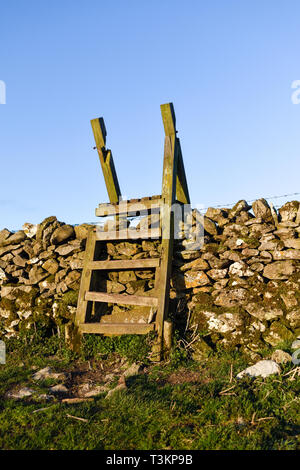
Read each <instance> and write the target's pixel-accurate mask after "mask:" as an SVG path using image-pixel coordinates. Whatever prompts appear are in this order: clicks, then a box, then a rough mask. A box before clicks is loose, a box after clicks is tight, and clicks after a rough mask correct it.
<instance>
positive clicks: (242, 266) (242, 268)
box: [229, 261, 254, 277]
mask: <svg viewBox="0 0 300 470" xmlns="http://www.w3.org/2000/svg"><path fill="white" fill-rule="evenodd" d="M229 274H230V275H231V276H239V277H248V276H253V275H254V272H253V271H252V270H251V269H249V267H248V266H247V264H246V263H244V262H243V261H237V262H235V263H233V264H232V265H231V266H230V267H229Z"/></svg>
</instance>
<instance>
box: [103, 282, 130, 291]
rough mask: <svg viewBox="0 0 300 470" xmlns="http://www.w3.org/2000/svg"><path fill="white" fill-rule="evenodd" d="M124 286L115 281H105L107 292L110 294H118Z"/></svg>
mask: <svg viewBox="0 0 300 470" xmlns="http://www.w3.org/2000/svg"><path fill="white" fill-rule="evenodd" d="M125 289H126V288H125V286H124V285H123V284H120V282H117V281H107V292H108V293H110V294H120V293H121V292H124V290H125Z"/></svg>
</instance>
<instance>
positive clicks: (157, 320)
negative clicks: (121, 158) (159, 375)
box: [76, 103, 190, 360]
mask: <svg viewBox="0 0 300 470" xmlns="http://www.w3.org/2000/svg"><path fill="white" fill-rule="evenodd" d="M161 113H162V119H163V125H164V130H165V145H164V168H163V184H162V194H161V196H160V195H159V196H152V197H144V198H140V199H130V200H128V201H121V192H120V188H119V184H118V180H117V176H116V172H115V168H114V164H113V159H112V155H111V152H110V150H107V149H106V129H105V125H104V121H103V119H102V118H100V119H94V120H92V121H91V123H92V128H93V132H94V136H95V141H96V147H97V150H98V154H99V158H100V162H101V167H102V170H103V174H104V178H105V183H106V187H107V190H108V193H109V200H110V203H107V204H99V207H98V208H97V209H96V215H97V216H99V217H104V216H115V217H116V220H120V219H121V218H124V217H125V216H134V215H137V214H141V215H144V214H145V215H147V214H148V213H149V212H150V211H151V212H152V213H153V212H158V211H160V214H161V217H160V220H161V227H160V228H153V229H148V230H143V229H142V230H136V229H135V228H129V229H121V230H119V231H118V230H116V231H110V232H105V231H103V232H102V231H100V230H99V228H96V229H94V231H93V236H90V237H88V241H87V247H86V256H85V262H84V269H83V273H82V276H83V279H82V282H81V287H80V293H79V301H78V309H77V314H76V325H77V327H78V328H79V331H80V333H81V334H82V333H99V334H105V335H108V336H110V335H114V334H131V333H132V334H146V333H148V332H149V331H152V330H153V329H155V330H156V331H157V333H158V341H157V342H156V344H155V345H154V348H153V352H154V353H155V355H153V358H152V360H153V359H154V360H160V359H161V355H162V354H161V353H162V347H163V341H164V345H165V350H166V351H167V350H169V349H170V347H171V341H172V324H171V323H170V322H169V321H166V318H167V314H168V303H169V290H170V274H171V266H172V255H173V238H174V213H173V211H172V210H171V209H172V206H173V204H174V203H175V202H178V204H181V205H183V204H190V198H189V192H188V186H187V182H186V175H185V169H184V164H183V158H182V153H181V147H180V141H179V139H178V138H177V137H176V133H177V131H176V118H175V112H174V107H173V104H172V103H167V104H164V105H162V106H161ZM159 237H161V238H162V246H161V248H162V250H161V257H160V258H153V259H141V260H108V261H98V260H95V259H94V257H95V252H96V250H95V248H96V241H105V240H136V239H157V238H159ZM91 240H93V242H92V241H91ZM143 268H145V269H146V268H156V271H155V286H154V292H155V296H152V297H148V296H136V295H126V294H109V293H107V292H97V286H96V285H95V283H96V279H97V277H96V276H93V277H91V273H92V272H93V271H96V270H122V269H130V270H131V269H143ZM152 295H153V292H152ZM88 302H92V303H93V307H94V306H95V302H103V303H108V304H115V303H117V304H121V305H141V306H148V307H152V308H151V309H150V315H149V318H148V323H103V322H105V317H103V318H102V321H100V322H99V323H86V312H87V306H88ZM89 306H90V305H89Z"/></svg>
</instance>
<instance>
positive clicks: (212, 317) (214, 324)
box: [202, 311, 243, 334]
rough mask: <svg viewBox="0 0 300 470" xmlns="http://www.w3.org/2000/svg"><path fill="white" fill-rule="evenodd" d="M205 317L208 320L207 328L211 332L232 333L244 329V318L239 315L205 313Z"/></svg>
mask: <svg viewBox="0 0 300 470" xmlns="http://www.w3.org/2000/svg"><path fill="white" fill-rule="evenodd" d="M202 313H203V315H204V316H205V317H206V319H207V328H208V330H209V331H215V332H217V333H222V334H225V333H230V332H232V331H235V330H236V329H238V328H240V327H242V325H243V318H242V316H241V315H240V314H238V313H230V312H227V313H221V314H217V313H216V312H209V311H204V312H202Z"/></svg>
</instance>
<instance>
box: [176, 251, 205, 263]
mask: <svg viewBox="0 0 300 470" xmlns="http://www.w3.org/2000/svg"><path fill="white" fill-rule="evenodd" d="M200 255H201V253H200V251H199V250H183V251H176V252H175V253H174V256H175V257H178V258H181V259H184V260H187V261H190V260H195V259H196V258H199V257H200Z"/></svg>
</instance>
